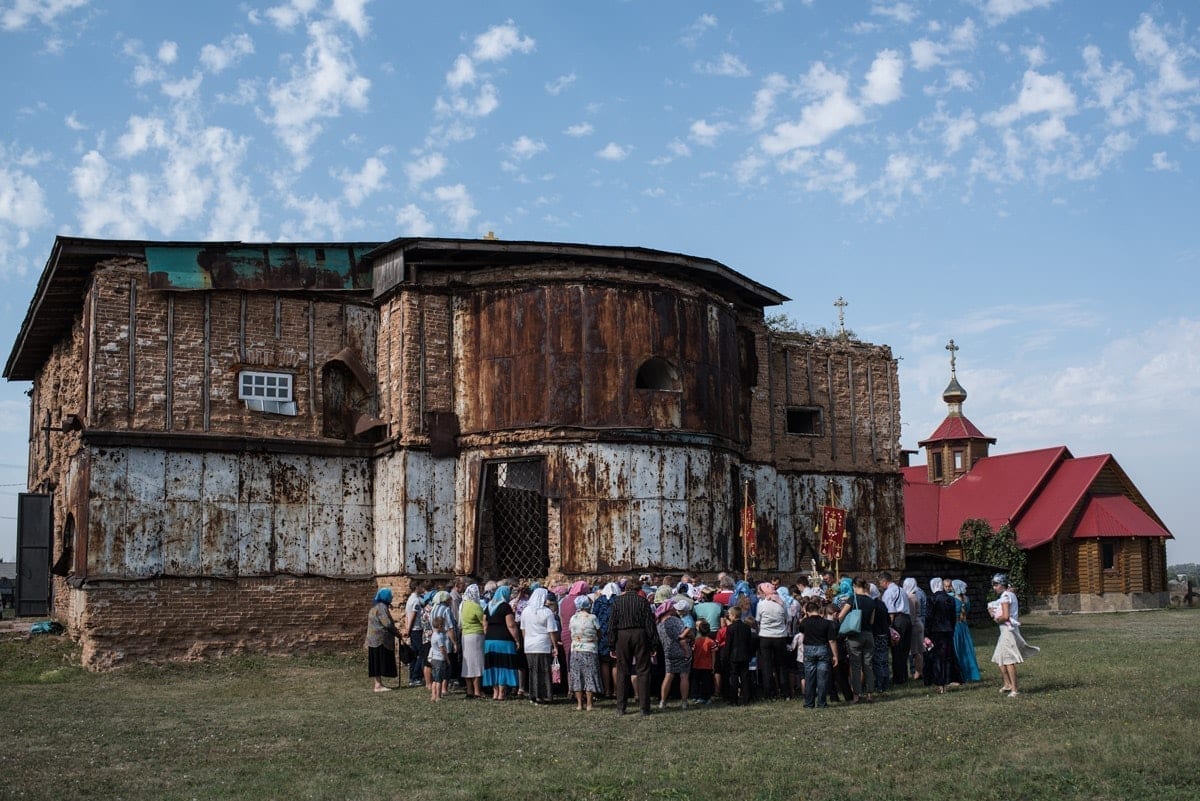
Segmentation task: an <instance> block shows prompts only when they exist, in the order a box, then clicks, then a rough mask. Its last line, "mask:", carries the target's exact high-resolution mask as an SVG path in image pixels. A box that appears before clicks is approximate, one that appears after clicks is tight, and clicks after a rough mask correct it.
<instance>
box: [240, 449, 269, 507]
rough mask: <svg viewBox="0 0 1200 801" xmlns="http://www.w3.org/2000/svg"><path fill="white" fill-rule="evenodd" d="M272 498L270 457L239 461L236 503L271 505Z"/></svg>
mask: <svg viewBox="0 0 1200 801" xmlns="http://www.w3.org/2000/svg"><path fill="white" fill-rule="evenodd" d="M273 498H274V487H273V484H272V462H271V460H270V457H268V456H265V455H264V456H263V457H261V458H256V459H255V458H248V459H243V460H242V461H241V465H240V470H239V483H238V503H240V504H249V503H267V504H269V503H271V500H272V499H273Z"/></svg>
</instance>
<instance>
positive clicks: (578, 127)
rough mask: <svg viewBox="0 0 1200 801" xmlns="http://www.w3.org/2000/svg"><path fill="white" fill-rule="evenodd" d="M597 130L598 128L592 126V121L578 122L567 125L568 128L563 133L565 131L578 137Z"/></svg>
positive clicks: (568, 134)
mask: <svg viewBox="0 0 1200 801" xmlns="http://www.w3.org/2000/svg"><path fill="white" fill-rule="evenodd" d="M595 130H596V129H595V128H593V127H592V124H591V123H590V122H578V123H576V124H574V125H569V126H567V129H566V130H565V131H563V133H565V134H566V135H567V136H573V137H575V138H577V139H578V138H579V137H581V136H588V135H590V134H591V133H592V132H593V131H595Z"/></svg>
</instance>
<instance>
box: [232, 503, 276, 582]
mask: <svg viewBox="0 0 1200 801" xmlns="http://www.w3.org/2000/svg"><path fill="white" fill-rule="evenodd" d="M237 532H238V575H241V576H265V575H268V574H269V573H270V572H271V570H272V568H273V567H274V565H273V563H272V554H273V553H274V537H275V515H274V508H273V507H272V505H271V504H269V503H245V502H242V503H239V504H238V515H237Z"/></svg>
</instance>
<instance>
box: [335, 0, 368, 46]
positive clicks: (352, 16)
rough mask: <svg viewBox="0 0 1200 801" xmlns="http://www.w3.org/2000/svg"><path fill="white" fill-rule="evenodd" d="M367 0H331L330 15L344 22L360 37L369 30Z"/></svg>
mask: <svg viewBox="0 0 1200 801" xmlns="http://www.w3.org/2000/svg"><path fill="white" fill-rule="evenodd" d="M368 2H369V0H333V7H332V8H331V9H330V12H331V15H332V16H333V17H334V18H335V19H339V20H341V21H342V22H344V23H346V25H348V26H349V27H350V29H351V30H352V31H354V32H355V33H357V34H358V35H359V38H362V37H364V36H366V35H367V33H368V31H369V25H368V24H369V22H370V20H369V19H368V18H367V11H366V5H367V3H368Z"/></svg>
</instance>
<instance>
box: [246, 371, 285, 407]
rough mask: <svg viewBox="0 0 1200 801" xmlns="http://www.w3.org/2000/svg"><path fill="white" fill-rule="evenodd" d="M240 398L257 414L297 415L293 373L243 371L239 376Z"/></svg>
mask: <svg viewBox="0 0 1200 801" xmlns="http://www.w3.org/2000/svg"><path fill="white" fill-rule="evenodd" d="M238 398H239V399H240V400H242V401H245V403H246V408H248V409H250V410H251V411H255V412H271V413H273V414H286V415H293V416H294V415H295V414H296V403H295V401H294V400H293V399H292V375H291V373H263V372H255V371H250V370H243V371H242V372H241V373H239V374H238Z"/></svg>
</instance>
